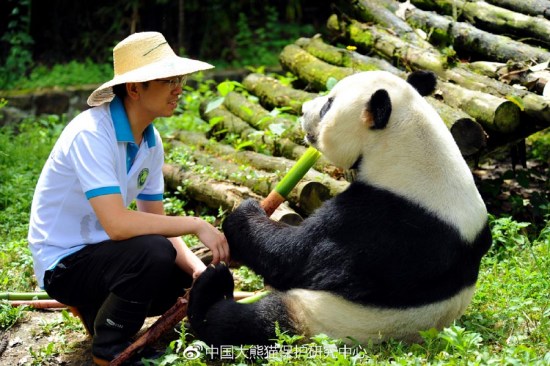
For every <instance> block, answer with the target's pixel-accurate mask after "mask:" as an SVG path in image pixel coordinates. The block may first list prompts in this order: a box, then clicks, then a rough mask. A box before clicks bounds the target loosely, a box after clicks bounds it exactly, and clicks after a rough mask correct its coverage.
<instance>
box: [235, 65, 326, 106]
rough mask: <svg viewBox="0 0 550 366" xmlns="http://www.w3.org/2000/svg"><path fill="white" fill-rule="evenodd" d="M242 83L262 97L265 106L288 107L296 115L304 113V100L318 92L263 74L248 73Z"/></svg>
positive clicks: (309, 98) (315, 95)
mask: <svg viewBox="0 0 550 366" xmlns="http://www.w3.org/2000/svg"><path fill="white" fill-rule="evenodd" d="M242 84H243V85H244V87H245V88H246V89H247V90H248V91H249V92H251V93H252V94H254V95H255V96H257V97H258V98H260V103H261V104H262V105H263V106H264V107H266V108H280V107H288V108H290V110H291V111H292V112H293V113H294V114H296V115H301V114H302V104H303V103H304V102H306V101H308V100H311V99H313V98H315V97H317V94H316V93H309V92H306V91H303V90H298V89H294V88H292V87H291V86H288V85H283V84H282V83H281V82H279V81H278V80H277V79H275V78H272V77H268V76H265V75H262V74H256V73H252V74H248V75H247V76H246V77H245V78H244V79H243V82H242Z"/></svg>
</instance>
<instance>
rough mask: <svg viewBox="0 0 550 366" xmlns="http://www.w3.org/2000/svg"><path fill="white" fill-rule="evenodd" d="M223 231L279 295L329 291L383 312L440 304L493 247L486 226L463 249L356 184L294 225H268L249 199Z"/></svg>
mask: <svg viewBox="0 0 550 366" xmlns="http://www.w3.org/2000/svg"><path fill="white" fill-rule="evenodd" d="M380 228H384V230H380ZM223 229H224V232H225V235H226V237H227V239H228V242H229V244H230V247H231V255H232V257H233V258H234V259H236V260H238V261H241V262H242V263H244V264H246V265H248V266H249V267H251V268H252V269H253V270H254V271H255V272H256V273H258V274H261V275H262V276H264V278H265V281H266V282H267V283H268V284H270V285H271V286H273V287H275V288H277V289H279V290H288V289H292V288H305V289H314V290H326V291H330V292H332V293H335V294H338V295H341V296H343V297H344V298H346V299H348V300H350V301H353V302H358V303H362V304H365V305H376V306H383V307H387V308H388V307H389V308H406V307H411V306H419V305H424V304H427V303H431V302H435V301H439V300H444V299H447V298H449V297H450V296H452V295H454V294H456V293H457V292H458V291H460V290H461V289H463V288H465V287H467V286H469V285H472V284H473V283H475V281H476V279H477V274H478V269H479V264H480V260H481V256H482V255H483V254H484V253H485V252H486V251H487V250H488V248H489V246H490V243H491V237H490V232H489V228H488V227H487V226H486V227H485V229H484V230H483V231H482V232H481V233H480V235H479V236H478V238H477V239H476V241H475V242H474V243H471V244H469V245H468V244H466V243H464V241H463V240H461V238H460V237H459V234H458V232H457V231H456V230H455V229H454V228H452V227H450V226H448V225H447V224H445V223H444V222H442V221H441V220H439V219H438V218H437V217H435V216H434V215H431V214H429V213H428V212H427V211H426V210H424V209H422V208H421V207H419V206H417V205H415V204H413V203H411V202H409V201H407V200H406V199H404V198H402V197H399V196H397V195H395V194H393V193H391V192H388V191H385V190H381V189H377V188H374V187H371V186H368V185H366V184H364V183H361V182H354V183H352V184H351V185H350V187H349V188H348V189H347V190H346V191H344V192H343V193H341V194H340V195H338V196H336V197H335V198H333V199H332V200H330V201H328V202H326V203H325V204H324V205H323V206H322V207H321V208H320V209H318V210H317V211H316V212H315V214H313V215H312V216H310V217H308V218H307V219H306V220H305V221H304V222H303V223H302V224H301V225H300V226H298V227H294V226H287V225H284V224H281V223H277V222H274V221H272V220H270V219H269V218H268V217H267V216H266V215H265V213H264V212H263V210H262V209H261V208H260V206H259V205H258V203H257V202H255V201H253V200H248V201H245V202H244V203H243V204H242V205H241V206H240V207H239V208H238V209H237V210H236V211H235V212H234V213H232V214H231V215H229V217H228V218H227V220H226V221H225V223H224V225H223Z"/></svg>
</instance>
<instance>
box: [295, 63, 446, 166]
mask: <svg viewBox="0 0 550 366" xmlns="http://www.w3.org/2000/svg"><path fill="white" fill-rule="evenodd" d="M435 85H436V78H435V75H434V74H433V73H431V72H426V71H419V72H414V73H412V74H410V75H409V77H408V79H407V81H405V80H403V79H401V78H400V77H398V76H395V75H393V74H391V73H389V72H385V71H367V72H361V73H357V74H353V75H351V76H348V77H346V78H344V79H342V80H341V81H339V82H338V83H337V84H336V85H335V87H334V88H333V89H332V90H331V91H330V93H329V94H328V95H325V96H322V97H318V98H316V99H314V100H311V101H309V102H306V103H304V105H303V107H302V110H303V117H302V127H303V129H304V131H305V133H306V141H307V142H308V143H309V144H311V145H313V146H315V147H317V148H318V149H319V150H320V151H322V152H323V154H324V155H325V157H327V158H328V159H329V160H330V161H332V162H333V163H334V164H335V165H337V166H339V167H342V168H344V169H347V168H350V167H351V166H352V165H353V164H354V163H355V162H356V161H357V160H358V159H359V158H360V157H362V155H363V154H364V153H365V151H364V150H365V147H366V146H368V144H369V141H370V140H372V138H376V139H377V141H378V142H381V141H383V140H384V139H386V138H387V137H385V136H386V135H388V133H387V130H392V131H394V132H395V133H396V134H402V133H403V131H405V130H410V129H411V128H414V127H413V126H410V125H409V126H407V125H403V123H404V122H407V123H412V124H414V123H415V122H421V121H419V120H425V119H426V118H423V117H422V116H420V115H418V114H417V113H415V111H416V110H417V109H418V108H420V109H423V106H424V104H422V103H425V102H424V101H423V98H422V96H425V95H428V94H430V93H432V92H433V90H434V89H435ZM420 112H421V113H424V112H425V111H420ZM396 134H394V136H396ZM394 141H396V140H394ZM387 143H390V141H387ZM388 148H390V146H388Z"/></svg>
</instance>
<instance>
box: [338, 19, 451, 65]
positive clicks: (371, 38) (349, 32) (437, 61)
mask: <svg viewBox="0 0 550 366" xmlns="http://www.w3.org/2000/svg"><path fill="white" fill-rule="evenodd" d="M327 29H328V30H329V31H330V32H331V33H332V34H333V35H335V36H337V37H340V38H343V39H344V40H345V41H347V42H352V43H353V44H355V45H357V46H359V47H360V48H364V49H365V50H367V51H373V52H376V53H377V54H380V55H382V57H384V58H386V59H389V60H395V61H394V62H395V63H398V64H402V65H410V66H411V67H412V68H414V69H425V70H431V71H433V72H435V73H439V72H441V71H442V70H444V69H445V68H446V67H447V58H446V57H445V56H442V55H441V54H440V53H439V52H431V51H429V50H426V49H423V48H420V47H416V46H414V45H411V44H409V43H407V42H406V41H404V40H402V39H401V38H399V37H398V36H395V35H393V34H392V33H391V32H390V31H388V30H386V29H383V28H381V27H379V26H376V25H367V24H365V23H360V22H358V21H356V20H354V19H347V20H345V19H343V18H341V19H339V18H338V16H336V15H332V16H331V17H330V18H329V20H328V22H327Z"/></svg>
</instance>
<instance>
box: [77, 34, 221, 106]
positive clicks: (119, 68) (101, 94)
mask: <svg viewBox="0 0 550 366" xmlns="http://www.w3.org/2000/svg"><path fill="white" fill-rule="evenodd" d="M113 63H114V69H115V70H114V71H115V76H114V78H113V79H112V80H111V81H108V82H106V83H105V84H103V85H101V86H100V87H99V88H97V89H96V90H94V91H93V93H92V94H90V96H89V97H88V104H89V105H90V106H92V107H93V106H98V105H100V104H103V103H105V102H110V101H111V100H112V99H113V98H114V94H113V86H114V85H117V84H124V83H129V82H143V81H149V80H154V79H161V78H168V77H171V76H177V75H186V74H191V73H194V72H197V71H201V70H207V69H211V68H213V67H214V66H212V65H210V64H207V63H206V62H202V61H197V60H192V59H189V58H184V57H179V56H177V55H176V54H175V53H174V51H173V50H172V48H171V47H170V45H169V44H168V42H166V39H165V38H164V36H163V35H162V34H161V33H158V32H141V33H134V34H132V35H131V36H129V37H127V38H126V39H124V40H123V41H121V42H120V43H119V44H117V45H116V46H115V48H114V49H113Z"/></svg>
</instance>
